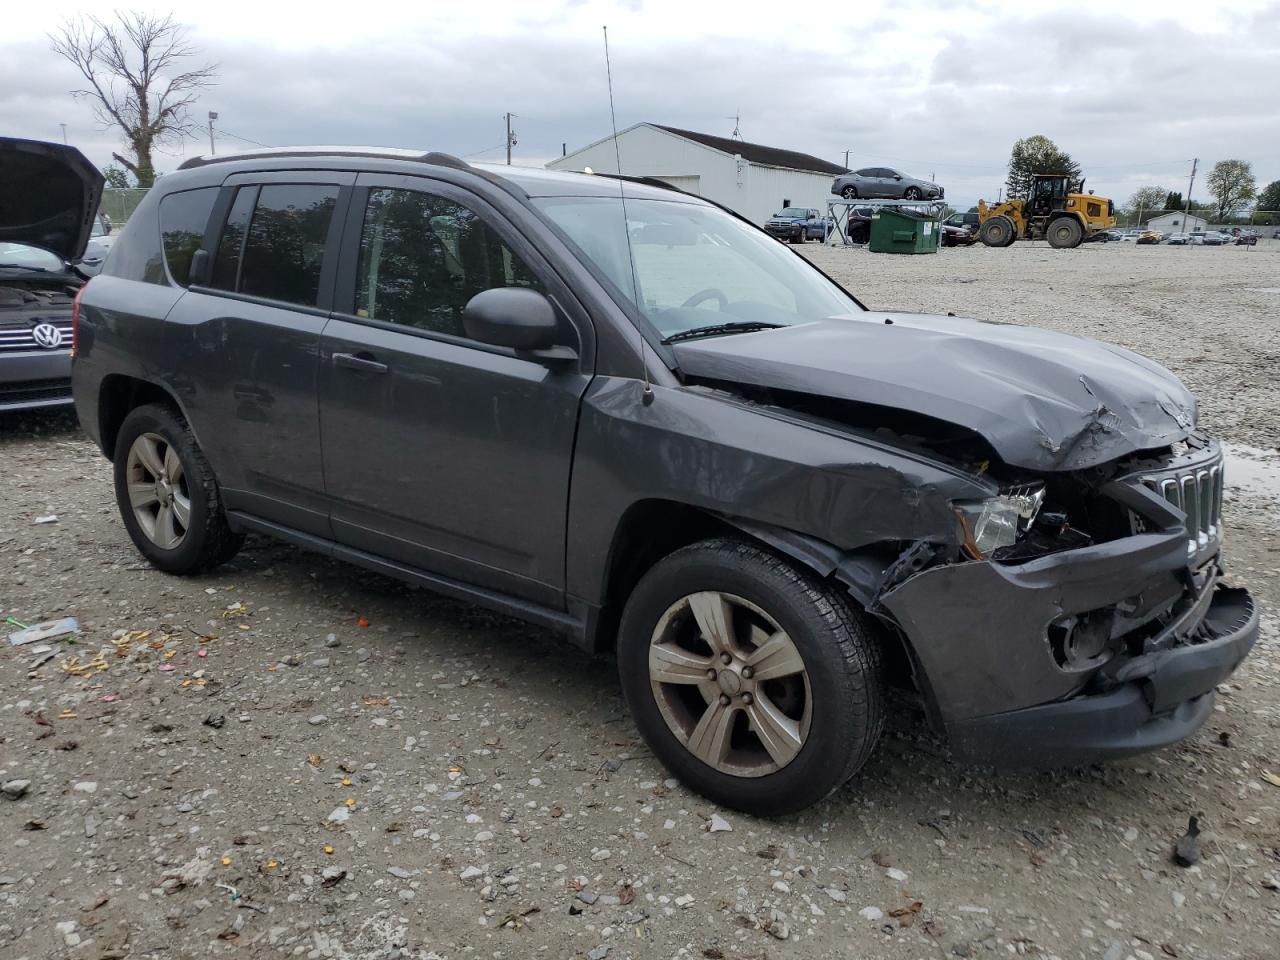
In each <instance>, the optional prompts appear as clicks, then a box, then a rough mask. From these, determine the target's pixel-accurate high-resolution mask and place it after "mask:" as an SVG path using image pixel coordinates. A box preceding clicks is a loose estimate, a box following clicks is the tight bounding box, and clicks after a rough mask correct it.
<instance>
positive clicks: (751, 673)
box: [742, 667, 756, 680]
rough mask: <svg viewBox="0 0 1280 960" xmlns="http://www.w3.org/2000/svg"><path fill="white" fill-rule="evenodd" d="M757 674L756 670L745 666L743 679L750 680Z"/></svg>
mask: <svg viewBox="0 0 1280 960" xmlns="http://www.w3.org/2000/svg"><path fill="white" fill-rule="evenodd" d="M755 675H756V672H755V671H754V670H752V669H751V668H750V667H743V668H742V679H743V680H750V679H751V678H752V677H754V676H755Z"/></svg>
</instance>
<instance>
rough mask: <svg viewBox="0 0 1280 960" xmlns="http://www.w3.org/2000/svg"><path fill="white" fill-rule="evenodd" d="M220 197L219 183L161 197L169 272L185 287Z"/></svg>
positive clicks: (176, 281)
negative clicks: (196, 253) (193, 259)
mask: <svg viewBox="0 0 1280 960" xmlns="http://www.w3.org/2000/svg"><path fill="white" fill-rule="evenodd" d="M217 199H218V188H217V187H201V188H200V189H198V190H183V191H182V192H181V193H170V194H168V195H167V196H165V197H164V198H163V199H161V201H160V239H161V242H162V244H163V245H164V258H165V261H166V262H167V263H168V264H169V275H170V276H171V277H172V278H173V281H174V283H177V284H179V285H180V286H183V287H185V286H186V285H187V283H188V275H189V274H190V273H191V257H192V256H193V255H194V254H195V252H196V251H197V250H199V249H200V246H201V244H203V243H204V232H205V229H206V228H207V227H208V225H209V215H210V214H211V213H213V203H214V201H215V200H217Z"/></svg>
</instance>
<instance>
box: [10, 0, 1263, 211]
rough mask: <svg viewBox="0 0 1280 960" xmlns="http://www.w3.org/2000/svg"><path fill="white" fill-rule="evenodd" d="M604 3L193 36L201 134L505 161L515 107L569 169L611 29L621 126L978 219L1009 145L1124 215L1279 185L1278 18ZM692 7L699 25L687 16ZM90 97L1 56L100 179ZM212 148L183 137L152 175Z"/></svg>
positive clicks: (37, 111)
mask: <svg viewBox="0 0 1280 960" xmlns="http://www.w3.org/2000/svg"><path fill="white" fill-rule="evenodd" d="M605 7H606V5H605V4H603V3H602V2H600V0H596V2H591V0H587V2H584V3H580V4H569V5H564V6H560V7H558V8H555V9H551V10H548V11H546V12H543V10H542V9H541V8H532V9H533V12H530V10H531V8H529V7H527V6H520V5H517V6H514V7H512V8H511V10H510V12H509V13H507V14H505V15H494V16H491V17H486V15H485V14H486V10H479V9H478V10H477V11H474V12H471V11H463V12H461V13H459V14H458V15H457V16H452V17H451V18H449V19H447V20H436V21H425V20H424V21H421V22H419V21H415V20H414V19H413V16H412V15H410V14H407V13H403V14H402V15H401V16H399V17H389V16H379V15H375V14H373V13H371V14H370V15H369V16H368V17H366V18H364V19H363V20H362V22H361V23H360V25H359V29H358V30H354V31H347V30H346V29H345V28H344V24H345V22H346V21H345V20H341V21H340V22H339V21H334V22H331V23H330V22H327V21H324V20H323V19H322V18H320V19H317V20H315V21H312V20H309V21H308V22H307V24H305V27H304V28H303V29H301V30H298V31H288V30H284V29H279V30H277V29H275V28H274V27H273V26H272V24H271V22H270V21H268V22H266V23H265V24H264V25H262V26H261V27H260V28H259V32H258V33H256V34H255V35H253V36H249V37H245V36H243V35H241V33H240V30H239V29H238V25H237V24H235V23H233V22H223V21H213V20H210V21H208V22H201V23H199V24H197V25H196V27H195V36H194V39H195V40H196V41H197V42H198V44H199V45H200V46H201V47H202V49H203V51H204V54H205V55H206V56H207V58H208V59H209V60H214V61H217V62H219V63H220V65H221V69H220V74H221V77H220V81H219V83H218V85H217V86H216V87H214V88H212V89H211V90H209V91H208V92H207V93H206V94H205V95H204V96H203V97H202V99H201V101H200V103H199V104H197V107H198V109H197V111H196V117H197V119H198V120H199V121H200V122H201V123H202V122H203V118H204V114H205V112H206V111H207V110H216V111H218V112H219V114H220V119H219V120H218V122H217V127H218V128H219V129H220V130H221V131H223V132H222V133H221V134H220V137H219V141H218V146H219V149H220V150H226V149H232V148H235V147H248V146H250V144H249V143H248V142H246V141H245V140H237V139H236V138H235V137H234V136H232V135H237V136H239V137H243V138H247V139H248V140H252V141H259V142H261V143H265V144H271V145H285V144H300V143H375V144H387V145H395V146H408V147H422V148H426V149H435V150H445V151H448V152H452V153H455V154H458V155H477V154H478V155H479V156H478V158H480V159H498V158H500V157H501V156H502V151H501V149H498V148H499V147H500V145H501V144H502V142H503V136H504V126H503V123H504V121H503V114H504V113H506V112H507V111H511V112H512V113H514V114H516V119H515V120H514V121H513V125H514V127H515V130H516V131H517V135H518V137H519V145H518V147H517V148H516V153H517V157H518V158H519V157H523V158H525V159H526V160H531V159H543V158H550V157H555V156H558V155H559V154H560V151H561V144H562V143H564V144H567V146H568V149H570V150H573V149H575V148H576V147H579V146H582V145H584V144H586V143H589V142H591V141H594V140H596V139H598V138H600V137H602V136H606V135H607V134H608V132H609V123H610V120H609V102H608V93H607V90H606V86H605V75H604V56H603V49H602V45H601V36H600V32H599V23H600V22H610V23H611V27H610V42H611V48H612V49H611V54H612V62H613V70H614V93H615V101H616V105H617V114H618V125H619V128H622V127H626V126H628V125H630V124H632V123H635V122H637V121H640V120H650V121H655V122H659V123H666V124H670V125H673V126H680V127H686V128H690V129H695V130H705V131H707V132H709V133H717V134H720V135H728V134H729V132H730V131H731V130H732V129H733V125H734V121H733V120H732V119H731V118H732V117H733V116H734V115H735V114H739V113H740V114H741V117H742V121H741V128H742V132H743V134H744V136H745V137H746V138H747V139H749V140H753V141H756V142H761V143H766V144H769V145H773V146H780V147H787V148H790V149H795V150H801V151H804V152H807V153H812V154H816V155H818V156H821V157H824V158H826V159H829V160H834V161H842V160H843V157H844V152H845V151H846V150H848V151H850V157H851V163H853V164H855V165H866V164H874V163H885V164H892V165H894V166H899V167H904V168H906V169H907V170H908V171H909V172H911V173H913V174H915V175H923V176H928V175H930V174H931V173H932V174H934V175H935V176H936V178H937V179H938V181H939V182H941V183H943V184H944V185H946V187H947V191H948V194H947V195H948V197H952V198H955V199H956V200H959V201H963V202H966V203H967V202H970V201H973V200H976V198H977V197H978V196H980V195H983V196H988V197H990V196H993V195H994V194H995V192H996V190H997V189H998V187H999V186H1000V184H1001V183H1002V181H1003V178H1004V167H1005V163H1006V162H1007V159H1008V155H1009V149H1010V147H1011V145H1012V143H1013V141H1014V140H1015V139H1017V138H1018V137H1022V136H1028V135H1030V134H1033V133H1044V134H1046V135H1048V136H1050V137H1052V138H1054V139H1055V140H1056V141H1057V142H1058V143H1059V144H1060V145H1061V146H1062V147H1063V148H1064V149H1066V150H1068V151H1069V152H1070V153H1072V155H1073V156H1075V157H1076V158H1077V159H1078V160H1079V161H1080V162H1081V163H1082V164H1083V165H1084V167H1085V171H1086V174H1087V175H1088V176H1089V181H1090V182H1089V185H1090V187H1091V188H1093V189H1095V190H1097V191H1098V192H1099V193H1109V194H1111V195H1112V196H1113V197H1114V198H1115V199H1117V200H1124V199H1126V198H1127V196H1128V194H1129V193H1131V192H1132V190H1133V189H1134V188H1135V187H1136V186H1141V185H1143V184H1144V183H1158V184H1160V185H1162V186H1167V187H1169V188H1173V189H1180V188H1182V187H1183V186H1185V177H1186V173H1187V172H1188V167H1189V163H1188V161H1189V159H1190V158H1191V157H1192V156H1200V158H1201V166H1202V169H1204V168H1206V167H1208V166H1210V165H1211V164H1212V162H1213V161H1215V160H1217V159H1221V158H1222V157H1227V156H1240V157H1242V158H1244V159H1246V160H1252V161H1253V162H1254V167H1255V173H1256V174H1257V175H1258V178H1259V180H1260V182H1266V181H1268V180H1271V179H1277V178H1280V127H1278V126H1277V125H1276V124H1275V123H1274V122H1273V118H1274V116H1275V110H1274V105H1273V100H1274V93H1273V92H1272V90H1271V87H1272V86H1274V80H1275V76H1276V71H1275V67H1274V64H1275V63H1276V62H1277V57H1278V55H1280V5H1274V4H1273V5H1272V6H1271V7H1270V8H1266V9H1252V10H1244V11H1236V10H1234V9H1233V11H1231V12H1229V13H1224V14H1223V15H1221V16H1215V18H1214V19H1213V20H1212V22H1205V23H1199V22H1197V21H1196V20H1194V19H1187V18H1181V15H1180V14H1178V13H1177V11H1176V10H1175V11H1174V13H1171V14H1158V15H1151V16H1147V15H1146V14H1145V13H1144V11H1148V10H1155V11H1161V10H1165V9H1167V8H1168V7H1167V5H1165V6H1162V5H1160V4H1144V3H1142V2H1135V3H1134V4H1132V5H1130V4H1126V6H1125V8H1124V10H1125V13H1124V14H1119V13H1114V12H1110V11H1109V10H1108V9H1106V8H1105V5H1098V4H1093V5H1091V4H1090V3H1085V2H1081V3H1079V4H1075V5H1073V7H1072V9H1070V10H1057V11H1049V12H1037V11H1035V10H1033V11H1032V12H1031V13H1028V12H1027V8H1026V6H1025V5H1022V4H1014V3H1005V2H996V0H988V2H966V0H954V2H948V3H945V4H939V3H936V2H935V3H929V4H910V3H902V4H895V5H889V4H885V5H881V6H880V7H879V8H874V7H873V9H872V10H871V12H868V13H866V14H865V15H860V16H857V17H854V16H852V15H850V14H849V10H848V8H847V5H840V6H837V7H834V8H831V9H828V10H810V9H809V8H807V7H805V8H804V9H799V8H797V10H796V11H795V13H794V19H795V21H796V25H795V26H794V27H792V26H790V25H788V27H787V28H785V29H784V28H778V27H776V26H775V25H774V23H775V21H774V20H769V21H768V22H763V21H761V22H756V21H754V20H753V19H752V18H751V17H744V16H742V15H741V13H742V10H743V9H745V8H741V7H735V8H733V9H738V11H739V15H737V16H731V15H730V14H731V12H732V11H731V10H729V9H726V10H719V9H717V10H715V11H712V10H710V9H709V8H704V7H702V6H701V5H697V6H696V8H695V7H690V6H688V5H685V6H684V7H676V8H673V7H671V6H669V5H663V4H657V3H628V4H624V5H623V6H621V7H608V9H605ZM1131 7H1132V10H1131V9H1130V8H1131ZM486 9H487V8H486ZM680 9H685V10H686V11H687V17H685V18H684V19H675V20H673V19H672V17H673V16H674V14H675V13H678V11H679V10H680ZM1112 9H1116V8H1114V7H1113V8H1112ZM673 11H674V12H673ZM209 16H212V14H209ZM424 16H425V15H424ZM1140 16H1145V19H1137V18H1138V17H1140ZM1201 19H1203V20H1206V21H1208V18H1201ZM613 24H617V29H616V30H615V27H614V26H613ZM76 81H77V77H76V74H75V72H74V70H73V69H72V68H71V67H70V66H69V65H67V64H65V63H63V62H62V61H60V60H58V59H57V58H56V57H55V56H54V55H53V54H52V53H51V52H50V51H49V48H48V43H47V40H45V39H44V38H43V37H42V36H41V35H40V34H38V33H32V32H30V31H28V32H27V33H26V34H24V35H21V37H20V38H16V35H15V34H9V36H8V38H7V39H6V40H3V41H0V116H3V117H4V118H5V132H7V133H11V134H14V135H21V136H33V137H38V138H44V139H53V140H56V139H58V138H59V137H60V136H61V131H60V128H59V126H58V124H59V123H62V122H65V123H67V125H68V131H69V134H70V136H71V138H72V139H73V141H74V142H76V143H77V144H78V145H80V146H81V147H82V148H83V149H84V150H85V152H86V153H87V154H88V155H89V156H90V158H91V159H92V160H94V161H95V162H96V163H99V164H105V163H108V162H110V152H111V150H112V149H119V138H118V136H116V135H115V134H114V133H112V132H109V131H101V130H98V129H97V128H96V127H95V124H94V123H93V120H92V115H91V112H90V111H89V109H88V107H87V105H85V104H82V103H77V102H75V101H73V100H72V99H71V97H70V96H69V94H68V91H69V90H70V89H72V88H74V87H75V86H76V85H77V83H76ZM207 149H208V147H207V143H205V142H203V141H202V140H194V141H190V142H188V143H187V144H185V145H184V146H183V147H182V148H181V149H177V148H175V149H174V150H173V151H172V153H171V154H170V155H169V156H167V157H162V158H161V162H160V167H161V169H172V168H173V167H175V166H176V165H177V164H178V163H179V162H181V159H182V157H183V154H184V152H185V153H186V154H188V155H189V154H193V153H199V152H204V151H206V150H207ZM485 151H487V152H485ZM1199 182H1200V183H1203V181H1202V180H1201V181H1199ZM1197 195H1198V196H1199V195H1201V194H1199V188H1198V190H1197Z"/></svg>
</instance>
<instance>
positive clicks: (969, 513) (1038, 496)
mask: <svg viewBox="0 0 1280 960" xmlns="http://www.w3.org/2000/svg"><path fill="white" fill-rule="evenodd" d="M1042 503H1044V484H1043V483H1027V484H1020V485H1018V486H1015V487H1009V488H1007V489H1005V490H1002V491H1001V492H1000V494H999V495H998V496H994V497H991V498H990V499H988V500H961V501H956V502H953V503H952V504H951V506H952V507H953V508H954V510H955V512H956V517H958V518H959V520H960V528H961V530H962V531H963V533H964V545H965V547H967V548H968V550H969V552H970V553H971V554H972V555H973V556H974V558H975V559H978V560H985V559H986V558H987V557H988V556H990V555H991V552H992V551H994V550H999V549H1000V548H1001V547H1011V546H1013V545H1014V544H1015V543H1017V542H1018V536H1019V535H1020V534H1022V533H1024V532H1025V531H1027V530H1029V529H1030V528H1031V524H1033V523H1034V522H1035V519H1036V514H1037V513H1039V512H1040V505H1041V504H1042Z"/></svg>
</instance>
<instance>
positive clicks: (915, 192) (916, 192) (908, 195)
mask: <svg viewBox="0 0 1280 960" xmlns="http://www.w3.org/2000/svg"><path fill="white" fill-rule="evenodd" d="M902 199H903V200H919V199H920V188H919V187H907V189H906V192H905V193H903V195H902Z"/></svg>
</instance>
